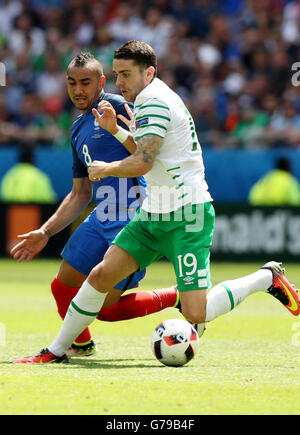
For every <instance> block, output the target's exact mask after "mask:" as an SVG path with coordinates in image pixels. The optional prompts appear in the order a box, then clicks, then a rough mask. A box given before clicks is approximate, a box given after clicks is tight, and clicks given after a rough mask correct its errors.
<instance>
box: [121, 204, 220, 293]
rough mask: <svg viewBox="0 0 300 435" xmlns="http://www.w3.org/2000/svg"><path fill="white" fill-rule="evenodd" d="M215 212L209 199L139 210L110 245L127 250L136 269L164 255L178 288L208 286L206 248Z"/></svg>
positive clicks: (207, 256)
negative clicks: (172, 207)
mask: <svg viewBox="0 0 300 435" xmlns="http://www.w3.org/2000/svg"><path fill="white" fill-rule="evenodd" d="M214 223H215V211H214V207H213V205H212V204H211V203H210V202H207V203H204V204H194V205H188V206H185V207H182V208H181V209H179V210H176V211H175V212H170V213H166V214H153V213H147V212H146V211H144V210H142V209H139V210H138V211H137V212H136V214H135V216H134V218H133V219H132V221H131V222H129V223H128V224H127V225H126V227H124V228H123V230H122V231H121V232H120V233H119V234H118V235H117V236H116V238H115V240H114V241H113V244H115V245H117V246H120V247H121V248H123V249H125V251H127V252H129V254H131V255H132V256H133V257H134V258H135V260H136V261H137V262H138V264H139V266H140V269H141V270H142V269H144V268H145V267H147V266H149V265H150V264H151V263H153V262H155V261H157V260H159V259H160V258H162V257H166V258H167V259H168V260H169V261H171V263H172V264H173V266H174V270H175V274H176V279H177V285H178V290H179V291H188V290H199V289H207V288H210V287H211V279H210V263H209V257H210V247H211V243H212V238H213V232H214Z"/></svg>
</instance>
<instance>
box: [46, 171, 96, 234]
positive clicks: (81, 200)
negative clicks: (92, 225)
mask: <svg viewBox="0 0 300 435" xmlns="http://www.w3.org/2000/svg"><path fill="white" fill-rule="evenodd" d="M92 195H93V188H92V183H91V182H90V181H89V179H88V178H87V177H83V178H73V188H72V190H71V192H70V193H69V194H68V195H67V196H66V197H65V198H64V200H63V201H62V203H61V204H60V206H59V207H58V209H57V210H56V212H55V213H54V214H53V215H52V216H51V217H50V219H48V220H47V221H46V222H45V223H44V224H43V225H42V227H41V230H42V231H44V232H45V234H46V235H47V236H48V238H49V237H51V236H53V235H54V234H57V233H59V232H60V231H62V230H63V229H64V228H66V227H67V226H68V225H70V224H71V223H72V222H73V221H74V220H75V219H76V218H77V217H78V216H79V215H80V213H81V212H82V211H83V210H84V209H85V207H86V206H87V205H88V204H89V202H90V201H91V199H92Z"/></svg>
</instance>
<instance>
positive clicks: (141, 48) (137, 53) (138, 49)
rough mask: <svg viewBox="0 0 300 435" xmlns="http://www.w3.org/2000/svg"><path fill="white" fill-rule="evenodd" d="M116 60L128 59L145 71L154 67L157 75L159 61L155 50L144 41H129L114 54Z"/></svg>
mask: <svg viewBox="0 0 300 435" xmlns="http://www.w3.org/2000/svg"><path fill="white" fill-rule="evenodd" d="M114 59H128V60H133V61H134V62H135V63H136V64H137V65H139V66H140V67H142V68H143V69H145V68H149V66H153V67H154V68H155V75H156V71H157V59H156V54H155V51H154V50H153V48H152V47H151V46H150V45H149V44H147V43H146V42H142V41H136V40H132V41H128V42H125V44H123V45H122V47H120V48H119V49H118V50H115V52H114Z"/></svg>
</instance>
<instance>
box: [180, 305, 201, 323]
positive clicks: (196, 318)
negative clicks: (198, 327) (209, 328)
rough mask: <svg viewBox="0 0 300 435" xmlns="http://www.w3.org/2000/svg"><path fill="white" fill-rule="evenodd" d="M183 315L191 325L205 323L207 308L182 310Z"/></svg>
mask: <svg viewBox="0 0 300 435" xmlns="http://www.w3.org/2000/svg"><path fill="white" fill-rule="evenodd" d="M182 314H183V316H184V317H185V318H186V319H187V320H188V321H189V322H191V323H203V322H205V308H202V307H196V308H194V307H193V308H186V309H183V310H182Z"/></svg>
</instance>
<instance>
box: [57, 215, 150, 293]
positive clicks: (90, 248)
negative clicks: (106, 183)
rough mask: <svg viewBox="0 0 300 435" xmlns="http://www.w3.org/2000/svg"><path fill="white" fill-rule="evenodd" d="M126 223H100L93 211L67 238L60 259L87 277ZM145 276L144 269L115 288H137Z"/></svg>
mask: <svg viewBox="0 0 300 435" xmlns="http://www.w3.org/2000/svg"><path fill="white" fill-rule="evenodd" d="M128 222H129V221H128ZM128 222H124V221H121V222H120V221H114V222H111V221H106V222H103V223H101V222H100V221H99V220H98V219H97V217H96V210H94V211H93V212H92V213H91V214H90V215H89V216H88V217H87V218H86V219H85V221H84V222H82V224H81V225H79V227H78V228H77V229H76V231H74V233H73V234H72V236H71V237H70V238H69V240H68V242H67V243H66V245H65V247H64V249H63V250H62V252H61V256H62V258H63V259H64V260H65V261H66V262H67V263H69V264H70V265H71V266H72V267H73V268H74V269H76V270H78V272H80V273H83V274H84V275H88V274H89V273H90V271H91V270H92V269H93V267H95V266H96V265H97V264H98V263H100V262H101V261H102V260H103V257H104V254H105V252H106V251H107V249H108V248H109V247H110V245H111V244H112V241H113V240H114V238H115V236H116V235H117V234H118V233H119V232H120V231H121V230H122V229H123V228H124V226H125V225H126V224H127V223H128ZM145 274H146V270H145V269H144V270H141V271H137V272H135V273H133V274H132V275H130V276H129V277H127V278H125V279H123V280H122V281H121V282H119V283H118V284H117V285H116V286H115V288H117V289H119V290H127V289H131V288H134V287H137V286H138V283H139V281H140V280H141V279H143V278H144V276H145Z"/></svg>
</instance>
